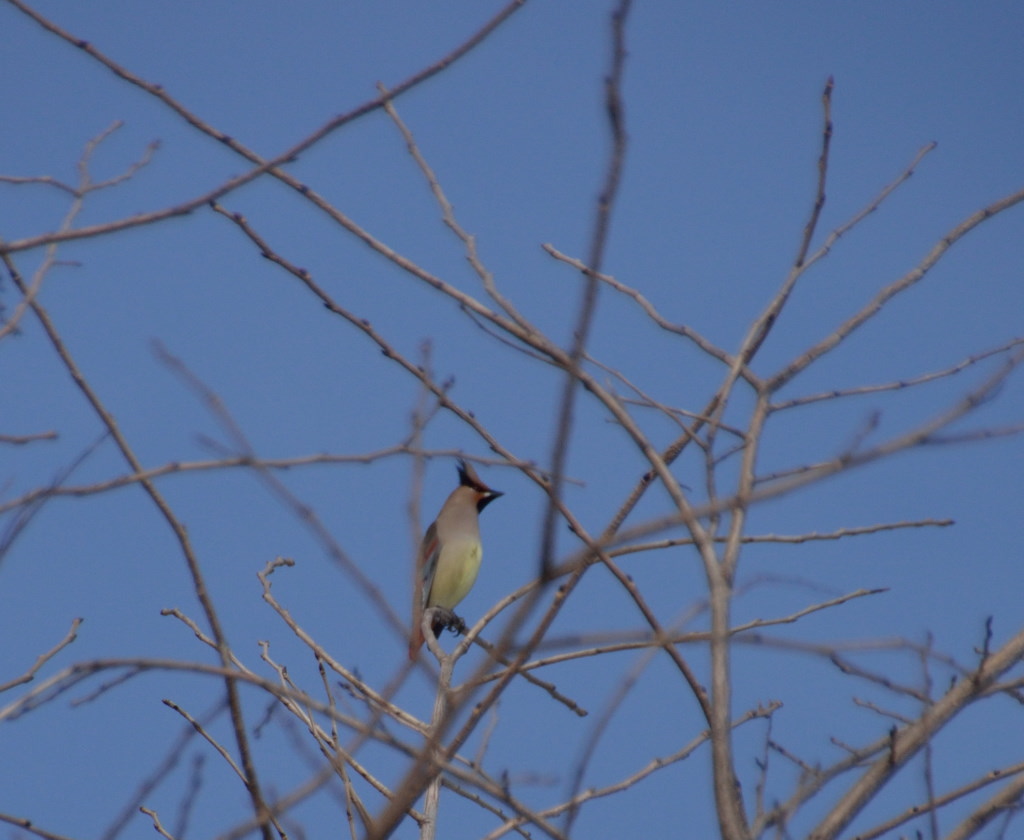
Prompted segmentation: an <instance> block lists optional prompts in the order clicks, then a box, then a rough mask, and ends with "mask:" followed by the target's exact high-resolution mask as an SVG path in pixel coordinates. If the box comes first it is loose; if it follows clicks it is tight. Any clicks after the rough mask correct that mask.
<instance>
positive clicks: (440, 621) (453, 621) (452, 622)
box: [431, 607, 467, 636]
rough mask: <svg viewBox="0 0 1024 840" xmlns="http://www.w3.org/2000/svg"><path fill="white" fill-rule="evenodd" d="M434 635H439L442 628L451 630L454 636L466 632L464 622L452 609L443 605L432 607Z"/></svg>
mask: <svg viewBox="0 0 1024 840" xmlns="http://www.w3.org/2000/svg"><path fill="white" fill-rule="evenodd" d="M431 626H432V629H433V631H434V636H440V635H441V631H442V630H446V629H447V630H451V631H452V632H453V633H454V634H455V635H456V636H461V635H463V634H464V633H465V632H466V629H467V628H466V622H465V621H463V620H462V618H460V617H459V616H457V615H456V614H455V611H454V610H449V609H446V608H445V607H434V620H433V622H432V623H431Z"/></svg>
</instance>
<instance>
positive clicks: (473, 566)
mask: <svg viewBox="0 0 1024 840" xmlns="http://www.w3.org/2000/svg"><path fill="white" fill-rule="evenodd" d="M457 466H458V471H459V486H458V487H456V488H455V489H454V490H453V491H452V493H451V495H450V496H449V497H448V498H447V499H446V500H445V503H444V505H442V506H441V510H440V512H439V513H438V514H437V519H435V520H434V521H433V523H431V525H430V527H429V528H427V532H426V533H425V534H424V535H423V541H422V542H421V543H420V550H419V553H418V555H417V558H416V575H417V579H416V586H415V591H414V593H413V600H414V603H413V623H412V635H411V637H410V640H409V659H415V658H416V656H417V655H418V653H419V650H420V648H421V647H422V646H423V621H422V618H423V611H424V610H426V609H428V608H430V607H440V608H442V609H443V610H445V612H446V613H447V615H444V616H437V615H435V616H434V619H433V621H432V622H431V629H432V630H433V631H434V637H435V638H437V637H438V636H440V635H441V631H442V630H443V629H444V628H445V627H446V626H448V625H449V624H452V623H453V622H458V621H460V620H459V619H458V617H457V616H455V615H454V613H452V612H451V611H452V610H453V609H454V608H455V606H456V605H457V604H458V603H459V602H460V601H461V600H462V599H463V598H465V597H466V595H467V593H468V592H469V590H470V589H472V588H473V584H474V583H475V582H476V576H477V573H478V572H479V571H480V560H481V558H482V557H483V546H482V545H481V543H480V521H479V518H478V517H479V515H480V512H481V511H482V510H483V509H484V508H485V507H487V505H489V504H490V503H491V502H493V501H494V500H495V499H497V498H498V497H499V496H503V495H505V494H504V493H501V492H499V491H498V490H492V489H491V488H490V487H488V486H487V485H486V484H484V483H483V482H482V481H481V480H480V477H479V476H478V475H477V474H476V470H474V469H473V466H472V465H471V464H468V463H467V462H466V461H464V460H462V459H459V461H458V464H457Z"/></svg>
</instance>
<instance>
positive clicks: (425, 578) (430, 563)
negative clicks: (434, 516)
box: [419, 523, 441, 610]
mask: <svg viewBox="0 0 1024 840" xmlns="http://www.w3.org/2000/svg"><path fill="white" fill-rule="evenodd" d="M440 553H441V544H440V542H439V541H438V539H437V525H436V523H431V525H430V527H429V528H427V533H425V534H424V535H423V542H422V543H420V556H419V566H420V584H421V589H422V591H421V592H420V609H421V610H423V609H426V608H427V604H428V603H429V601H430V587H431V586H432V585H433V583H434V574H435V573H436V572H437V557H438V555H439V554H440Z"/></svg>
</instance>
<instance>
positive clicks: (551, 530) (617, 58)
mask: <svg viewBox="0 0 1024 840" xmlns="http://www.w3.org/2000/svg"><path fill="white" fill-rule="evenodd" d="M631 6H632V0H620V2H619V5H618V6H617V7H616V8H615V11H614V12H612V66H611V71H610V72H609V74H608V76H607V78H606V79H605V108H606V110H607V113H608V124H609V128H610V130H611V135H612V149H611V154H610V156H609V159H608V168H607V170H606V172H605V179H604V185H603V187H602V189H601V194H600V195H599V197H598V200H597V216H596V218H595V219H594V235H593V239H592V241H591V245H590V255H589V259H588V261H587V271H585V272H584V275H585V277H586V280H585V283H584V287H583V297H582V300H581V301H580V308H579V314H578V317H577V319H576V328H575V330H574V331H573V342H572V347H571V349H570V351H569V359H568V363H567V366H566V370H565V386H564V389H563V391H562V400H561V404H560V406H559V412H558V421H557V425H556V427H555V429H556V431H555V443H554V447H553V449H552V453H551V484H550V499H549V500H548V505H547V508H546V509H545V511H544V523H543V527H542V531H541V549H540V576H541V579H542V580H549V579H550V577H551V571H552V568H553V557H554V551H555V524H556V521H557V518H558V507H559V499H560V498H561V494H562V479H563V476H564V474H565V461H566V457H567V455H568V450H569V436H570V435H571V434H572V425H573V409H574V408H575V403H576V386H577V384H578V377H579V367H580V362H581V360H582V358H583V353H584V351H585V350H586V346H587V336H588V334H589V332H590V326H591V323H592V321H593V317H594V309H595V307H596V306H597V291H598V285H599V281H598V279H597V276H596V275H597V274H598V273H599V272H600V271H601V263H602V262H603V260H604V252H605V248H606V246H607V242H608V230H609V228H610V226H611V215H612V208H613V207H614V204H615V198H616V196H617V195H618V191H619V182H620V181H621V179H622V166H623V163H624V161H625V157H626V141H627V137H626V126H625V120H624V115H623V106H622V75H623V71H624V69H625V64H626V16H627V15H628V14H629V10H630V7H631Z"/></svg>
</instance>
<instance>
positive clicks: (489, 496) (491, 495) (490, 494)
mask: <svg viewBox="0 0 1024 840" xmlns="http://www.w3.org/2000/svg"><path fill="white" fill-rule="evenodd" d="M504 495H505V494H504V493H502V492H501V491H500V490H487V491H486V492H485V493H484V494H483V495H482V496H480V498H479V499H478V500H477V503H476V509H477V513H479V512H480V511H482V510H483V509H484V508H485V507H487V506H488V505H489V504H490V503H491V502H493V501H494V500H495V499H497V498H498V497H499V496H504Z"/></svg>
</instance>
